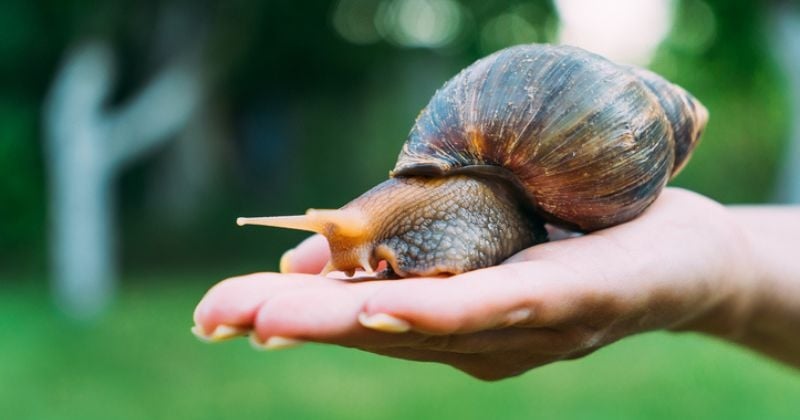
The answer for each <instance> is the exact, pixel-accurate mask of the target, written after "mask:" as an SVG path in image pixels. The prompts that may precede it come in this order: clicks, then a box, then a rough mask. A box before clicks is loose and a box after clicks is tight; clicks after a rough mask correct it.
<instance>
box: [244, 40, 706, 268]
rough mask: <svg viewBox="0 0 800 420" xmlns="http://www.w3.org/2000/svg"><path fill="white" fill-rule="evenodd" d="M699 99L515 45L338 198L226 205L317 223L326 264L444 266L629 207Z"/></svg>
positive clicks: (691, 127)
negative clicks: (267, 209) (367, 182)
mask: <svg viewBox="0 0 800 420" xmlns="http://www.w3.org/2000/svg"><path fill="white" fill-rule="evenodd" d="M707 119H708V112H707V111H706V109H705V107H703V105H702V104H700V103H699V102H698V101H697V100H696V99H695V98H694V97H692V96H691V95H690V94H689V93H687V92H686V91H685V90H683V89H682V88H680V87H678V86H676V85H673V84H671V83H670V82H668V81H666V80H664V79H663V78H661V77H660V76H658V75H656V74H654V73H651V72H649V71H647V70H643V69H639V68H635V67H630V66H623V65H618V64H615V63H612V62H611V61H609V60H607V59H605V58H603V57H600V56H598V55H596V54H592V53H589V52H587V51H584V50H582V49H579V48H575V47H568V46H550V45H522V46H515V47H511V48H507V49H504V50H501V51H498V52H496V53H494V54H492V55H489V56H487V57H485V58H483V59H480V60H478V61H476V62H475V63H473V64H472V65H470V66H469V67H467V68H465V69H464V70H462V71H461V72H460V73H458V74H457V75H456V76H455V77H453V78H452V79H451V80H449V81H448V82H447V83H445V85H444V86H443V87H442V88H440V89H439V90H438V91H437V92H436V94H435V95H434V96H433V98H432V99H431V100H430V102H429V103H428V105H427V106H426V107H425V108H424V109H423V110H422V112H421V113H420V114H419V116H418V117H417V120H416V123H415V124H414V127H413V128H412V129H411V132H410V134H409V136H408V139H407V140H406V143H405V145H404V146H403V148H402V151H401V152H400V156H399V157H398V159H397V164H396V166H395V167H394V169H393V170H392V171H391V173H390V178H389V180H387V181H385V182H383V183H381V184H379V185H377V186H376V187H374V188H372V189H371V190H369V191H367V192H366V193H364V194H363V195H361V196H360V197H358V198H356V199H355V200H353V201H352V202H350V203H348V204H346V205H345V206H343V207H342V208H341V209H338V210H314V209H311V210H308V212H307V213H306V214H305V215H301V216H283V217H258V218H239V219H238V220H237V223H238V224H240V225H242V224H258V225H267V226H278V227H284V228H292V229H301V230H307V231H312V232H317V233H320V234H322V235H324V236H325V237H326V238H327V240H328V243H329V246H330V251H331V258H330V261H329V262H328V264H327V266H326V267H325V269H324V270H323V273H327V272H329V271H331V270H340V271H344V272H346V273H347V274H349V275H353V273H354V271H355V270H356V269H363V270H365V271H367V272H370V273H372V272H373V269H374V268H375V267H376V266H377V264H378V263H379V262H380V261H382V260H385V261H386V262H387V263H388V264H387V267H388V268H387V270H386V272H384V273H382V276H383V277H398V276H399V277H407V276H428V275H437V274H456V273H461V272H465V271H469V270H475V269H478V268H482V267H487V266H491V265H495V264H498V263H500V262H502V261H503V260H504V259H506V258H508V257H509V256H511V255H512V254H514V253H516V252H518V251H520V250H522V249H524V248H527V247H529V246H532V245H535V244H537V243H541V242H544V241H547V234H546V230H545V229H544V224H545V223H551V224H552V225H554V226H557V227H562V228H566V229H571V230H576V231H581V232H591V231H595V230H598V229H603V228H606V227H610V226H614V225H617V224H620V223H623V222H626V221H629V220H631V219H633V218H635V217H636V216H638V215H639V214H641V213H642V212H643V211H644V210H645V209H646V208H647V207H648V206H649V205H650V204H651V203H652V202H653V201H654V200H655V199H656V197H657V196H658V194H659V193H660V192H661V190H662V189H663V188H664V186H665V185H666V183H667V181H668V180H669V179H671V178H672V177H674V176H675V174H677V173H678V171H680V170H681V168H682V167H683V166H684V165H685V164H686V161H687V159H688V158H689V155H690V154H691V152H692V150H693V149H694V147H695V145H696V144H697V141H698V138H699V137H700V134H701V133H702V131H703V128H704V127H705V124H706V122H707Z"/></svg>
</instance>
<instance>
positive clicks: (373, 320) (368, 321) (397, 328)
mask: <svg viewBox="0 0 800 420" xmlns="http://www.w3.org/2000/svg"><path fill="white" fill-rule="evenodd" d="M358 322H360V323H361V325H363V326H365V327H367V328H369V329H373V330H378V331H383V332H388V333H404V332H407V331H409V330H410V329H411V324H409V323H408V321H404V320H402V319H400V318H397V317H394V316H392V315H389V314H384V313H377V314H373V315H368V314H367V313H365V312H362V313H360V314H358Z"/></svg>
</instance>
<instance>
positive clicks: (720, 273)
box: [673, 207, 763, 341]
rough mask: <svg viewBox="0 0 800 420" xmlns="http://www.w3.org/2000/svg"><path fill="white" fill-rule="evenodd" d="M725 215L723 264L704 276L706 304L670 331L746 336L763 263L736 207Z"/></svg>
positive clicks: (726, 209) (722, 246)
mask: <svg viewBox="0 0 800 420" xmlns="http://www.w3.org/2000/svg"><path fill="white" fill-rule="evenodd" d="M725 213H726V214H725V217H724V218H723V219H722V220H723V221H724V223H723V227H722V230H721V233H722V235H721V238H722V240H721V241H719V243H720V244H721V246H720V249H719V251H720V252H721V253H722V258H721V262H722V264H720V265H719V266H717V267H712V268H711V270H709V273H708V274H707V277H708V280H709V281H708V284H709V290H708V291H707V299H706V302H707V303H708V305H707V306H705V307H704V308H703V309H702V310H701V311H700V312H699V313H698V314H697V315H696V316H695V317H693V318H692V319H690V320H687V321H686V322H684V323H681V324H680V325H678V326H677V327H676V328H673V329H674V330H676V331H692V332H698V333H702V334H706V335H711V336H714V337H717V338H722V339H725V340H729V341H739V340H740V339H741V338H742V337H743V336H745V335H746V334H747V331H748V329H749V328H750V323H751V319H752V314H753V312H754V310H755V308H756V306H757V303H758V294H757V293H756V289H757V288H756V282H757V279H758V278H759V274H758V273H759V272H760V271H761V269H760V267H763V263H762V258H760V256H759V254H758V252H757V250H758V247H757V244H756V239H757V238H756V237H755V236H754V232H753V231H752V230H751V229H750V227H749V225H748V224H747V223H746V221H745V220H742V218H740V217H739V214H738V212H737V211H736V210H735V208H730V207H726V208H725Z"/></svg>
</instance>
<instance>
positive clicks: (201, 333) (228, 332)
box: [192, 324, 248, 343]
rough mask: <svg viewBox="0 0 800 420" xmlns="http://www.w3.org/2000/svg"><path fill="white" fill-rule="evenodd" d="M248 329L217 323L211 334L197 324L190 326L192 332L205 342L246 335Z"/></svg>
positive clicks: (215, 341)
mask: <svg viewBox="0 0 800 420" xmlns="http://www.w3.org/2000/svg"><path fill="white" fill-rule="evenodd" d="M247 332H248V330H247V329H246V328H241V327H234V326H231V325H225V324H219V325H217V328H214V331H213V332H212V333H211V334H208V333H206V331H205V329H203V327H201V326H199V325H195V326H193V327H192V334H194V335H195V337H197V338H199V339H200V340H202V341H205V342H207V343H217V342H220V341H224V340H229V339H231V338H234V337H239V336H243V335H246V334H247Z"/></svg>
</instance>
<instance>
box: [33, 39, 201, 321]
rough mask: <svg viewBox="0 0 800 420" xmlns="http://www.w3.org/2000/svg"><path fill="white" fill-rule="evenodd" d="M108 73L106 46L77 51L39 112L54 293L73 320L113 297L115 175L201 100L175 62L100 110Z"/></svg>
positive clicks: (190, 74)
mask: <svg viewBox="0 0 800 420" xmlns="http://www.w3.org/2000/svg"><path fill="white" fill-rule="evenodd" d="M113 73H114V69H113V62H112V55H111V51H110V49H109V48H108V47H107V46H106V45H104V44H102V43H98V42H93V43H87V44H84V45H82V46H80V47H79V48H77V49H75V50H73V51H71V52H70V53H69V54H68V56H67V58H66V61H65V63H64V65H63V67H62V68H61V69H60V71H59V72H58V74H57V75H56V78H55V81H54V83H53V87H52V89H51V91H50V93H49V95H48V98H47V101H46V105H45V110H44V118H45V121H44V132H45V152H46V161H47V166H48V174H49V190H50V247H51V255H52V263H53V270H54V277H53V281H54V283H53V289H54V293H55V296H56V300H57V302H58V304H59V305H60V306H61V307H62V308H63V309H64V310H65V311H66V312H67V313H68V314H70V315H72V316H74V317H77V318H89V317H92V316H94V315H96V314H98V313H100V312H101V311H102V310H103V308H104V307H105V306H106V305H107V304H108V302H109V301H110V300H111V298H112V296H113V293H114V289H115V285H116V278H117V273H116V264H115V255H116V254H115V243H114V242H115V234H114V211H113V210H114V208H113V206H114V181H115V178H116V175H117V174H118V173H119V172H120V170H121V169H122V168H123V167H124V166H125V164H126V163H128V162H130V161H132V160H135V159H136V158H137V157H140V156H142V155H143V154H145V153H146V152H148V151H150V150H152V149H154V148H155V147H156V146H157V145H159V144H161V143H163V142H164V141H165V140H167V139H169V138H171V137H172V136H173V135H174V134H175V133H176V132H177V131H178V130H180V129H181V128H182V127H183V126H184V125H185V124H186V123H187V121H188V120H189V118H190V117H191V115H192V112H193V111H194V109H195V108H196V107H197V105H198V103H199V101H200V100H201V96H202V95H201V88H202V86H201V84H200V79H199V77H198V76H197V74H196V71H194V70H192V67H190V66H188V65H186V63H184V62H183V60H176V62H175V63H173V65H169V66H167V68H166V69H165V70H162V71H161V73H160V74H159V75H157V76H156V77H155V78H154V79H153V81H152V82H150V83H149V84H148V85H147V86H146V87H145V88H144V89H142V91H141V92H140V93H139V94H138V95H136V96H135V97H134V98H133V99H132V100H131V101H130V102H129V103H127V104H125V105H124V106H123V107H121V109H119V110H107V109H105V107H104V105H105V103H104V102H105V101H106V100H107V98H108V95H109V93H110V91H111V88H112V85H113V79H114V74H113Z"/></svg>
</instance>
